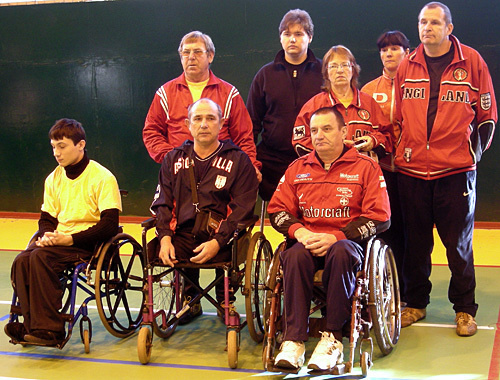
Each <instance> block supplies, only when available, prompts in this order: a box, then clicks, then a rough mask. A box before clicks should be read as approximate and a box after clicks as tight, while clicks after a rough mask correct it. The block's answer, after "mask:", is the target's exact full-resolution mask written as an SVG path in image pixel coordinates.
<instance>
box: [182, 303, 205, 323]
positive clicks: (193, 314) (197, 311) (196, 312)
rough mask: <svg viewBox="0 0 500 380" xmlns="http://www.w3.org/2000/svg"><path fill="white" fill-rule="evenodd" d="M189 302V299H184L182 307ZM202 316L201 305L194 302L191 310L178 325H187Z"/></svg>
mask: <svg viewBox="0 0 500 380" xmlns="http://www.w3.org/2000/svg"><path fill="white" fill-rule="evenodd" d="M189 301H191V297H186V298H185V299H184V305H186V304H187V303H189ZM184 305H183V306H184ZM202 314H203V310H202V308H201V303H200V302H199V301H198V302H196V303H195V304H194V305H193V306H191V308H190V309H189V310H188V311H187V312H186V313H185V314H184V315H183V316H182V317H181V319H179V325H180V326H182V325H187V324H188V323H191V322H193V320H194V319H195V318H197V317H199V316H200V315H202Z"/></svg>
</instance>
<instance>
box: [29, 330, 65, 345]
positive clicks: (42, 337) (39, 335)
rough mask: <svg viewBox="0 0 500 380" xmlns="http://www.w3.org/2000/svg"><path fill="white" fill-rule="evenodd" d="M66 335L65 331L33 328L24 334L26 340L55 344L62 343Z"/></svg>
mask: <svg viewBox="0 0 500 380" xmlns="http://www.w3.org/2000/svg"><path fill="white" fill-rule="evenodd" d="M65 337H66V332H65V331H50V330H33V331H31V332H30V333H29V334H26V335H25V336H24V339H25V340H26V342H30V343H37V344H44V345H47V346H53V345H57V344H59V343H61V342H62V341H63V340H64V338H65Z"/></svg>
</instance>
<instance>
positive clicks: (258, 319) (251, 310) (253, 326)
mask: <svg viewBox="0 0 500 380" xmlns="http://www.w3.org/2000/svg"><path fill="white" fill-rule="evenodd" d="M271 255H272V248H271V244H270V243H269V241H268V240H266V238H265V236H264V234H263V233H262V232H260V231H259V232H256V233H255V234H254V235H253V236H252V239H251V240H250V245H249V247H248V254H247V260H246V266H245V293H244V294H245V310H246V315H247V324H248V332H249V333H250V336H251V337H252V339H253V340H254V341H255V342H257V343H260V342H262V339H263V338H264V332H265V329H264V321H263V315H264V306H265V300H266V292H265V280H266V276H267V272H268V269H269V265H270V263H271Z"/></svg>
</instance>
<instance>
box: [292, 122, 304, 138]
mask: <svg viewBox="0 0 500 380" xmlns="http://www.w3.org/2000/svg"><path fill="white" fill-rule="evenodd" d="M304 137H306V126H305V125H299V126H297V127H293V139H294V140H300V139H302V138H304Z"/></svg>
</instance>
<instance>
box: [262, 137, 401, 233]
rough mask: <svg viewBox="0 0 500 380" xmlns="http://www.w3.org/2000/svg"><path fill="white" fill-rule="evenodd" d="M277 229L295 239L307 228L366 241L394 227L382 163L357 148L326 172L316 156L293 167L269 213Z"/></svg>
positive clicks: (311, 154) (342, 156) (303, 157)
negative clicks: (379, 164)
mask: <svg viewBox="0 0 500 380" xmlns="http://www.w3.org/2000/svg"><path fill="white" fill-rule="evenodd" d="M267 212H268V213H269V218H270V220H271V224H272V225H273V227H274V228H275V229H276V230H277V231H279V232H280V233H282V234H283V235H286V236H289V237H292V238H293V237H294V234H295V231H296V230H297V229H299V228H300V227H305V228H307V229H309V230H310V231H313V232H326V233H330V234H333V235H335V236H336V237H337V240H341V239H350V240H353V241H356V242H361V241H363V240H366V239H368V238H369V237H370V236H373V235H375V234H376V233H378V232H382V231H384V230H385V229H387V228H388V227H389V225H390V222H389V219H390V216H391V211H390V206H389V197H388V195H387V190H386V185H385V180H384V177H383V175H382V171H381V169H380V167H379V166H378V164H377V163H376V162H375V161H374V160H373V159H372V158H370V157H368V156H366V155H363V154H360V153H358V152H357V151H356V149H355V148H348V147H347V146H345V147H344V151H343V153H342V155H341V156H340V157H339V158H338V159H337V160H336V161H335V162H333V163H332V165H331V167H330V169H329V170H325V169H324V167H323V165H322V164H321V163H320V162H319V160H318V158H317V156H316V152H315V151H312V152H311V153H309V154H307V155H305V156H302V157H300V158H298V159H297V160H295V161H294V162H292V164H291V165H290V166H289V167H288V169H287V171H286V172H285V175H284V176H283V178H282V179H281V181H280V183H279V185H278V187H277V189H276V192H275V193H274V195H273V197H272V198H271V201H270V202H269V206H268V208H267Z"/></svg>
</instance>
